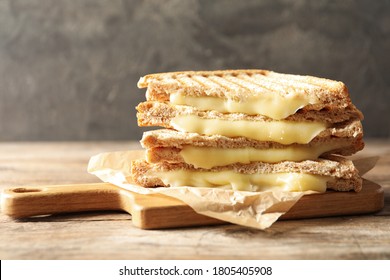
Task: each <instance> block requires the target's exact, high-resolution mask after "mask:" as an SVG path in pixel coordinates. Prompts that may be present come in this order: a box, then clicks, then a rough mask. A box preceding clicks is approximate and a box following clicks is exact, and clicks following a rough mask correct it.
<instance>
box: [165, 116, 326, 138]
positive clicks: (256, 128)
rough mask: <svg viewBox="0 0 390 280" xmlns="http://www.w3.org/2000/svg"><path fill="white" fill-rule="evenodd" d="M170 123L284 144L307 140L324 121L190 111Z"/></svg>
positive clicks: (178, 127) (322, 127) (190, 129)
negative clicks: (213, 115)
mask: <svg viewBox="0 0 390 280" xmlns="http://www.w3.org/2000/svg"><path fill="white" fill-rule="evenodd" d="M171 125H172V126H173V128H175V129H176V130H179V131H186V132H196V133H199V134H206V135H215V134H219V135H224V136H227V137H239V136H243V137H247V138H251V139H256V140H259V141H273V142H278V143H281V144H284V145H288V144H292V143H299V144H307V143H309V142H310V141H311V140H312V139H313V138H314V137H316V136H317V135H318V134H319V133H320V132H321V131H323V130H325V129H326V124H324V123H321V122H292V121H269V122H256V121H249V120H236V121H230V120H221V119H202V118H200V117H198V116H194V115H179V116H176V117H175V118H173V119H172V121H171Z"/></svg>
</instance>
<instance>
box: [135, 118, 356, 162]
mask: <svg viewBox="0 0 390 280" xmlns="http://www.w3.org/2000/svg"><path fill="white" fill-rule="evenodd" d="M327 132H328V133H327V134H326V133H323V134H322V135H321V134H320V136H318V137H315V138H314V139H313V140H312V141H311V142H310V143H308V144H292V145H290V146H293V147H304V146H308V147H312V146H317V145H323V144H331V143H333V144H334V143H337V144H343V146H345V147H347V146H351V147H350V150H351V152H352V151H355V152H357V151H359V150H361V149H362V148H363V146H364V143H363V139H362V137H363V131H362V126H361V123H360V121H354V122H351V123H350V124H347V125H343V126H338V127H335V128H332V129H329V130H328V131H327ZM141 145H142V146H143V147H144V148H146V149H150V148H157V147H172V148H179V149H181V148H182V147H183V146H186V145H192V146H197V147H213V148H224V149H234V148H243V147H251V148H256V149H274V148H275V149H282V148H285V147H286V145H283V144H280V143H276V142H270V141H258V140H255V139H249V138H245V137H226V136H222V135H201V134H198V133H190V132H179V131H176V130H172V129H157V130H152V131H147V132H144V134H143V137H142V139H141ZM344 153H346V151H344ZM348 153H349V152H348ZM343 155H347V154H343ZM348 155H349V154H348Z"/></svg>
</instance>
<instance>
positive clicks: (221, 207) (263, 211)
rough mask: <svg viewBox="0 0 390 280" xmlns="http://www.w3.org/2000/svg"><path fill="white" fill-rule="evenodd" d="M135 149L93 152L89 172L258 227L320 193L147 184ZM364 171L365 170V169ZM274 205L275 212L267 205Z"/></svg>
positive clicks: (371, 161)
mask: <svg viewBox="0 0 390 280" xmlns="http://www.w3.org/2000/svg"><path fill="white" fill-rule="evenodd" d="M132 160H134V151H120V152H111V153H102V154H98V155H96V156H93V157H92V158H91V159H90V161H89V164H88V172H89V173H91V174H94V175H96V176H97V177H98V178H100V179H101V180H102V181H103V182H107V183H111V184H114V185H116V186H119V187H121V188H124V189H126V190H130V191H133V192H136V193H140V194H146V195H147V194H153V193H160V194H164V195H168V196H171V197H174V198H177V199H179V200H181V201H183V202H184V203H186V204H187V205H189V206H190V207H192V208H193V209H194V210H195V211H196V212H197V213H199V214H202V215H206V216H210V217H213V218H216V219H219V220H223V221H227V222H230V223H234V224H239V225H242V226H247V227H251V228H257V229H262V230H263V229H266V228H268V227H270V226H271V225H272V224H273V223H274V222H275V221H276V220H277V219H278V218H279V217H280V216H281V215H283V214H284V213H286V212H287V211H288V210H289V209H290V208H291V207H292V206H293V205H294V204H295V203H296V202H297V201H298V200H299V199H300V198H301V197H302V196H303V195H308V194H312V193H316V192H314V191H306V192H286V191H264V192H244V191H233V190H224V189H218V188H196V187H187V186H183V187H170V188H165V187H158V188H143V187H140V186H137V185H135V184H134V183H133V182H132V180H131V173H130V170H131V169H130V165H131V161H132ZM377 160H378V158H377V157H372V158H367V159H362V160H358V161H357V164H356V165H357V168H358V170H362V171H364V173H366V172H368V171H369V170H370V169H371V168H373V167H374V166H375V164H376V161H377ZM361 175H363V173H361ZM271 207H272V212H271V213H267V209H270V208H271Z"/></svg>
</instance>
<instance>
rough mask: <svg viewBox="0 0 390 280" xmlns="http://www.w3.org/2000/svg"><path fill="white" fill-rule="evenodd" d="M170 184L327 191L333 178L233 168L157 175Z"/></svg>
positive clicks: (244, 188) (246, 189) (267, 189)
mask: <svg viewBox="0 0 390 280" xmlns="http://www.w3.org/2000/svg"><path fill="white" fill-rule="evenodd" d="M153 175H154V176H158V177H159V178H160V179H161V180H162V181H163V183H164V184H165V185H167V186H170V187H182V186H190V187H205V188H223V189H233V190H236V191H272V190H282V191H292V192H295V191H309V190H312V191H318V192H325V191H326V185H327V182H328V181H330V180H332V178H331V177H328V176H321V175H312V174H304V173H274V174H241V173H237V172H234V171H232V170H226V171H220V172H211V171H194V170H185V169H181V170H171V171H166V172H158V173H156V174H153Z"/></svg>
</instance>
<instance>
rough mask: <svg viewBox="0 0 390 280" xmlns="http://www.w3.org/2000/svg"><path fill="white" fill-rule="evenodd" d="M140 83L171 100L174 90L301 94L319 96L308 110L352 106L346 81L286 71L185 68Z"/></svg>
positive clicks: (239, 95) (239, 97) (238, 96)
mask: <svg viewBox="0 0 390 280" xmlns="http://www.w3.org/2000/svg"><path fill="white" fill-rule="evenodd" d="M138 87H140V88H145V87H147V93H146V97H147V100H148V101H160V102H164V101H169V96H170V94H173V93H176V92H180V93H182V94H184V95H188V96H214V97H219V98H225V99H226V98H228V99H233V100H236V101H243V100H245V99H247V98H248V97H250V96H262V95H264V94H278V95H280V96H287V95H290V94H298V95H304V96H309V97H310V98H311V99H313V98H315V99H318V103H317V104H314V105H308V106H306V107H305V108H307V109H308V110H320V109H322V108H330V109H332V108H339V109H340V108H345V107H348V106H351V104H352V103H351V100H350V97H349V93H348V89H347V87H346V86H345V84H344V83H342V82H339V81H333V80H329V79H324V78H317V77H312V76H301V75H292V74H282V73H276V72H272V71H267V70H256V69H249V70H248V69H243V70H217V71H184V72H171V73H158V74H150V75H146V76H145V77H142V78H141V79H140V80H139V82H138Z"/></svg>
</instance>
